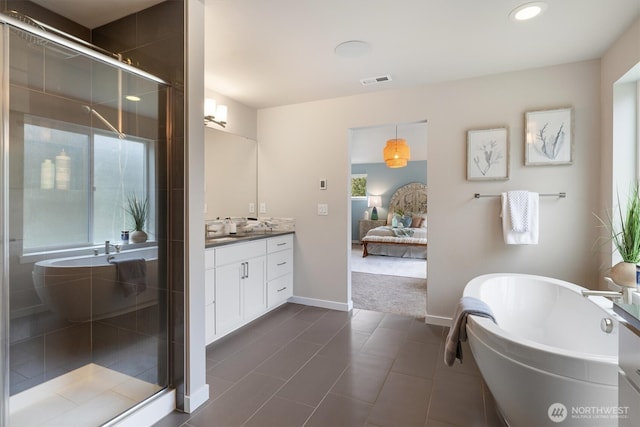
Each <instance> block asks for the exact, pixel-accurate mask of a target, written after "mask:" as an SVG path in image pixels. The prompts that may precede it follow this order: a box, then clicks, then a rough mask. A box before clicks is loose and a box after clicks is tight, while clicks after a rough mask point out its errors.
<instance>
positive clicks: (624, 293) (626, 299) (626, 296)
mask: <svg viewBox="0 0 640 427" xmlns="http://www.w3.org/2000/svg"><path fill="white" fill-rule="evenodd" d="M635 290H636V288H635V287H627V286H624V287H622V290H620V291H591V290H587V289H583V290H582V296H583V297H590V296H594V297H606V298H611V300H612V301H615V302H623V303H626V304H631V302H632V297H633V292H634V291H635Z"/></svg>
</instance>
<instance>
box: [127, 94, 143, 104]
mask: <svg viewBox="0 0 640 427" xmlns="http://www.w3.org/2000/svg"><path fill="white" fill-rule="evenodd" d="M125 98H127V99H128V100H129V101H133V102H138V101H140V97H139V96H135V95H127V96H125Z"/></svg>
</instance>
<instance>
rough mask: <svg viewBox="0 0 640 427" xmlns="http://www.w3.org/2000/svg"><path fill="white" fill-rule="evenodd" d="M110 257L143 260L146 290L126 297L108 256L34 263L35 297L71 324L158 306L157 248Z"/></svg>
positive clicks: (136, 250) (137, 250)
mask: <svg viewBox="0 0 640 427" xmlns="http://www.w3.org/2000/svg"><path fill="white" fill-rule="evenodd" d="M110 256H113V257H115V259H132V258H144V259H145V260H146V264H147V265H146V267H147V268H146V270H147V286H146V289H145V290H144V291H143V292H140V293H139V294H138V295H136V294H135V293H133V294H131V295H129V296H125V292H124V288H123V285H122V284H121V283H119V282H118V280H117V273H116V266H115V265H114V264H110V263H109V262H108V261H107V255H97V256H95V255H90V256H79V257H70V258H56V259H49V260H44V261H39V262H37V263H36V264H35V265H34V268H33V283H34V286H35V289H36V292H37V293H38V296H39V297H40V299H41V300H42V302H43V303H45V304H47V305H48V306H49V308H50V309H51V310H52V311H53V312H54V313H56V314H58V315H59V316H61V317H63V318H65V319H67V320H69V321H71V322H86V321H90V320H99V319H104V318H107V317H113V316H117V315H120V314H124V313H129V312H132V311H134V310H139V309H142V308H145V307H149V306H151V305H154V304H157V303H158V286H157V283H158V268H157V265H158V248H157V247H148V248H141V249H132V250H128V251H123V252H121V253H119V254H111V255H110Z"/></svg>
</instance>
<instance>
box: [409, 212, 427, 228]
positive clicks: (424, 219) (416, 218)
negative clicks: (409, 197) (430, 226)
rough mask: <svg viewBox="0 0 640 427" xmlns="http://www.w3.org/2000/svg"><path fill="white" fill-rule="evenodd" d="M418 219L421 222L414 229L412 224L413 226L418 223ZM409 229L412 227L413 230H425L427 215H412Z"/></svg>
mask: <svg viewBox="0 0 640 427" xmlns="http://www.w3.org/2000/svg"><path fill="white" fill-rule="evenodd" d="M418 218H419V219H421V220H422V222H420V225H418V226H417V227H416V226H414V225H413V224H414V222H416V221H419V220H418ZM411 227H414V228H427V214H426V213H423V214H413V219H412V221H411Z"/></svg>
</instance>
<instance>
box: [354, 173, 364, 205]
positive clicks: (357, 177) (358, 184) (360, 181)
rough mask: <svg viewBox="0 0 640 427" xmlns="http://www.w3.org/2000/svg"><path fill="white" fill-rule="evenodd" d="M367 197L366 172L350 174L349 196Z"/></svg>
mask: <svg viewBox="0 0 640 427" xmlns="http://www.w3.org/2000/svg"><path fill="white" fill-rule="evenodd" d="M366 197H367V174H354V175H351V198H352V199H364V198H366Z"/></svg>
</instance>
